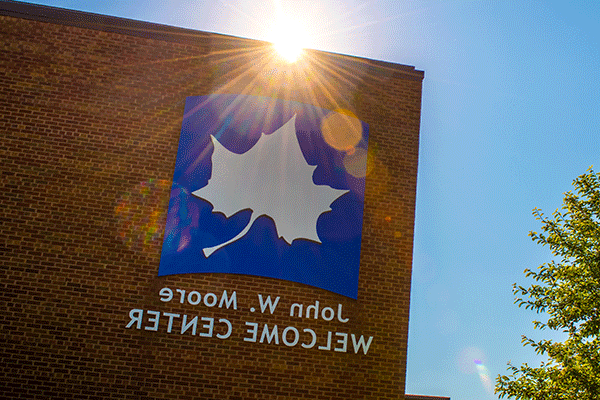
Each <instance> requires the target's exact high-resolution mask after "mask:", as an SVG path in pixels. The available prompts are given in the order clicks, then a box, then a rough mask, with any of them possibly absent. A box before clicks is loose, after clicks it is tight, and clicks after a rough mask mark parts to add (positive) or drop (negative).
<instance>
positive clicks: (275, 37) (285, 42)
mask: <svg viewBox="0 0 600 400" xmlns="http://www.w3.org/2000/svg"><path fill="white" fill-rule="evenodd" d="M270 36H271V39H270V42H271V43H273V46H274V47H275V50H276V51H277V53H278V54H279V56H280V57H281V58H283V59H284V60H285V61H287V62H289V63H293V62H295V61H297V60H298V59H299V58H300V57H301V55H302V53H303V50H304V47H305V46H306V43H308V33H307V32H306V30H305V29H304V28H303V27H302V25H301V24H300V23H299V22H298V21H296V20H294V19H292V18H289V17H285V16H280V17H279V18H277V23H276V25H275V26H274V27H273V29H272V32H271V35H270Z"/></svg>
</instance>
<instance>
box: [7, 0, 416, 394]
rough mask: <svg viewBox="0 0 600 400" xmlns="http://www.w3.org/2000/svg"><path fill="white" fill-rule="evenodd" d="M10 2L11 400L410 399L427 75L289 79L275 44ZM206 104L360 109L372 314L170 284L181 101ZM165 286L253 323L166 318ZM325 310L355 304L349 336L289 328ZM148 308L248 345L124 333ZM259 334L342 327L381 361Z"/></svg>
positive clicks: (218, 283) (319, 324)
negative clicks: (167, 270)
mask: <svg viewBox="0 0 600 400" xmlns="http://www.w3.org/2000/svg"><path fill="white" fill-rule="evenodd" d="M1 5H2V6H3V13H4V14H5V15H4V16H0V54H2V56H0V115H1V117H0V132H1V136H0V159H1V163H0V171H1V172H2V180H1V181H0V205H1V207H0V246H1V247H0V265H1V269H0V271H1V280H0V285H1V288H2V290H1V291H0V296H1V303H0V304H1V307H2V312H1V313H0V321H1V322H0V327H1V334H0V340H1V341H2V345H1V347H0V353H1V357H2V365H3V366H2V368H1V369H0V391H2V392H3V393H10V397H12V398H40V399H42V398H43V399H45V398H98V399H100V398H102V399H104V398H111V399H112V398H114V399H122V398H140V399H143V398H157V399H158V398H160V399H171V398H173V399H174V398H178V399H183V398H199V399H200V398H201V399H250V398H258V399H291V398H303V399H315V398H318V399H350V398H353V399H363V398H364V399H400V398H402V396H403V395H404V379H405V367H406V344H407V333H408V312H409V300H410V277H411V262H412V240H413V224H414V209H415V190H416V176H417V161H418V138H419V122H420V98H421V80H422V77H423V75H422V73H421V72H420V71H415V70H414V69H413V68H412V67H406V66H402V65H394V64H387V63H381V62H375V61H371V60H365V59H358V58H352V57H346V56H340V55H333V54H327V53H322V52H316V51H315V52H309V53H308V55H307V57H306V58H305V60H304V61H303V62H299V63H297V64H295V65H294V66H292V67H286V66H283V65H280V64H277V62H276V61H275V59H273V55H272V52H271V50H270V48H269V47H268V46H267V45H265V44H264V43H261V42H256V41H249V40H243V39H236V38H230V37H225V36H220V35H213V34H207V33H203V32H192V31H186V30H178V29H173V28H167V27H158V26H155V25H150V24H141V23H134V22H131V21H127V20H116V19H110V20H108V19H104V20H103V19H98V17H94V16H91V15H89V14H83V13H68V12H64V13H61V14H56V13H55V14H52V13H49V14H48V13H41V12H40V11H39V10H40V9H39V8H36V7H30V6H24V5H19V6H15V5H14V4H12V5H9V6H7V5H6V4H5V3H1ZM15 9H17V10H18V11H19V12H20V13H21V14H23V15H21V16H20V17H19V16H18V15H17V14H15V12H14V10H15ZM6 10H9V11H6ZM11 10H12V11H11ZM43 10H46V9H43ZM50 11H52V10H50ZM27 13H29V15H26V14H27ZM16 15H17V16H16ZM48 15H49V16H48ZM57 15H59V16H60V18H58V17H57ZM23 17H25V18H23ZM59 20H60V21H59ZM48 21H50V22H52V21H54V22H60V23H50V22H48ZM65 21H66V22H65ZM210 93H245V94H260V95H263V96H271V97H276V98H284V99H291V100H298V101H301V102H305V103H311V104H314V105H317V106H320V107H323V108H328V109H336V108H345V109H350V110H352V111H354V112H355V113H356V115H357V116H358V117H359V118H360V119H361V120H363V121H365V122H367V123H368V124H369V127H370V141H369V147H370V154H369V165H371V166H372V170H371V172H370V173H369V175H368V177H367V183H366V195H365V213H364V228H363V244H362V254H361V267H360V280H359V293H358V299H357V300H352V299H348V298H345V297H343V296H340V295H336V294H333V293H330V292H327V291H324V290H321V289H317V288H313V287H309V286H305V285H301V284H297V283H293V282H285V281H279V280H275V279H268V278H260V277H252V276H238V275H225V274H188V275H172V276H166V277H157V271H158V263H159V259H160V249H161V245H162V233H163V231H162V230H163V229H164V222H165V218H166V213H165V212H166V206H167V202H168V198H169V193H170V184H171V179H172V174H173V167H174V163H175V156H176V153H177V145H178V137H179V130H180V127H181V119H182V113H183V105H184V101H185V98H186V97H187V96H197V95H205V94H210ZM164 287H168V288H171V289H183V290H186V291H187V292H189V291H192V290H196V291H198V292H199V293H201V294H206V293H215V294H218V295H220V294H221V293H222V292H223V290H227V292H228V293H229V294H231V293H232V292H233V291H235V292H236V295H237V303H238V309H237V310H232V309H220V308H218V307H212V308H210V307H206V306H204V305H197V306H192V305H190V304H180V303H179V302H177V301H176V300H173V301H170V302H163V301H161V300H160V296H159V291H160V290H161V288H164ZM258 294H263V295H265V296H266V295H270V296H271V297H272V298H275V297H276V296H280V302H279V305H278V307H277V310H276V311H275V312H274V313H273V315H270V314H268V313H267V314H260V313H252V312H251V311H250V310H249V309H250V307H251V306H255V307H256V306H257V295H258ZM316 300H318V301H319V302H320V305H321V307H325V306H330V307H332V308H334V309H337V307H338V304H341V305H342V307H343V310H344V314H345V315H344V317H347V318H349V322H347V323H345V324H342V323H340V322H339V321H336V320H333V321H331V322H327V321H324V320H322V319H318V320H307V319H299V318H295V317H290V316H289V307H290V306H291V304H293V303H302V304H304V305H305V307H306V306H307V305H310V304H314V303H315V301H316ZM132 309H143V310H145V311H148V310H151V311H159V312H171V313H178V314H181V315H183V314H186V315H189V317H190V318H191V317H193V316H199V317H205V318H207V319H206V320H205V322H206V321H209V320H208V318H214V320H215V321H216V322H217V324H216V325H215V331H214V333H215V334H217V333H219V334H224V333H225V331H226V330H225V325H223V324H219V323H218V320H219V319H221V318H225V319H227V320H228V321H230V322H231V324H232V326H233V330H232V332H231V336H230V337H229V338H227V339H219V338H217V337H203V336H200V335H191V334H190V333H189V331H188V332H187V333H185V334H180V333H179V325H178V324H177V323H175V324H174V328H173V332H172V333H167V322H168V319H165V317H164V316H163V317H162V318H161V319H160V323H159V327H158V330H157V331H153V330H147V329H145V327H147V326H149V327H152V322H151V321H149V320H148V318H147V317H148V316H147V315H146V316H145V317H144V320H143V325H142V329H136V325H135V324H133V326H132V327H130V328H126V326H127V324H128V323H129V322H130V317H129V313H130V310H132ZM245 322H256V323H259V324H263V323H267V324H268V325H269V327H272V325H274V324H277V325H278V326H279V328H280V329H283V328H284V327H287V326H295V327H297V328H298V329H299V330H300V332H302V329H304V328H310V329H313V330H314V331H315V332H316V333H317V335H318V337H319V339H318V340H319V342H318V345H324V344H325V341H326V336H327V332H329V331H331V332H333V335H334V336H333V338H334V339H333V340H334V342H333V345H332V346H333V347H335V346H340V345H339V344H336V342H335V340H336V338H339V337H340V336H335V332H342V333H349V334H350V333H353V334H356V335H364V336H365V337H370V336H372V337H373V340H372V343H371V346H370V348H369V351H368V353H367V354H366V355H365V354H363V353H362V352H360V353H358V354H355V353H354V351H348V352H345V353H344V352H336V351H327V350H319V349H318V348H317V346H315V347H314V348H311V349H305V348H302V347H301V346H300V345H297V346H295V347H287V346H285V345H282V344H280V345H274V344H266V343H251V342H248V341H245V340H244V338H247V337H248V336H249V334H248V333H247V332H246V329H247V328H248V327H247V326H246V325H245ZM202 323H203V322H201V323H200V324H199V325H198V328H199V330H200V328H201V324H202ZM261 326H262V325H261ZM201 332H204V333H206V332H208V329H207V328H205V329H203V330H201ZM259 334H260V332H259ZM303 338H304V336H303ZM303 340H304V339H303ZM349 347H350V344H349Z"/></svg>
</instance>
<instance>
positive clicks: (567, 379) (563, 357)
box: [496, 168, 600, 400]
mask: <svg viewBox="0 0 600 400" xmlns="http://www.w3.org/2000/svg"><path fill="white" fill-rule="evenodd" d="M573 186H574V187H575V190H574V192H567V193H565V198H564V201H563V207H562V209H561V210H556V211H555V212H554V213H553V214H552V217H551V218H550V217H546V216H544V214H543V213H542V212H541V210H539V209H537V208H536V209H534V210H533V215H535V217H536V219H538V220H540V221H541V223H542V232H541V233H537V232H530V233H529V236H530V237H531V238H532V240H533V241H535V242H537V243H539V244H541V245H543V246H545V245H548V246H549V247H550V250H551V251H552V255H553V256H554V257H553V258H555V259H556V260H555V261H551V262H549V263H546V264H543V265H542V266H540V267H539V268H538V269H537V270H536V271H532V270H529V269H526V270H525V276H527V277H531V278H533V279H534V280H535V283H534V284H532V285H531V286H530V287H528V288H524V287H522V286H518V285H517V284H514V285H513V292H514V294H515V297H516V300H515V304H518V305H519V307H522V306H525V308H526V309H532V310H535V311H536V312H537V313H545V314H546V315H547V316H548V320H547V322H546V323H543V322H540V321H533V324H534V327H535V328H537V329H546V328H548V329H552V330H556V331H561V332H564V333H565V334H566V335H565V336H566V339H565V340H564V341H562V342H553V341H551V340H540V341H534V340H532V339H530V338H528V337H526V336H523V339H522V343H523V345H524V346H532V347H533V348H534V349H535V351H536V353H538V354H542V355H547V357H548V360H547V361H546V362H543V363H542V364H541V366H540V367H538V368H533V367H530V366H529V365H527V364H523V365H522V366H521V367H519V368H517V367H515V366H513V365H512V364H511V363H510V362H509V364H508V365H509V367H508V371H509V372H510V375H508V376H498V377H497V378H496V393H498V394H499V395H500V398H504V397H514V398H516V399H519V400H559V399H560V400H567V399H568V400H592V399H593V400H600V340H599V337H598V336H599V335H600V174H595V173H594V171H593V170H592V169H591V168H590V169H589V170H588V172H587V173H586V174H584V175H581V176H579V177H578V178H577V179H575V181H574V182H573Z"/></svg>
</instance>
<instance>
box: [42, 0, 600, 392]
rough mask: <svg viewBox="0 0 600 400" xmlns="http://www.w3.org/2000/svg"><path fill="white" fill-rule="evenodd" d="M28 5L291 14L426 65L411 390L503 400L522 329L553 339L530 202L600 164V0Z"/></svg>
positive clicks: (325, 40)
mask: <svg viewBox="0 0 600 400" xmlns="http://www.w3.org/2000/svg"><path fill="white" fill-rule="evenodd" d="M33 2H34V3H38V4H46V5H53V6H57V7H64V8H71V9H78V10H82V11H89V12H95V13H100V14H107V15H114V16H119V17H125V18H131V19H137V20H143V21H151V22H157V23H162V24H167V25H174V26H181V27H187V28H191V29H197V30H204V31H211V32H218V33H226V34H231V35H235V36H242V37H249V38H253V39H261V40H267V41H272V40H273V39H272V32H273V28H274V27H276V26H277V25H278V22H281V21H283V20H282V19H280V17H279V19H278V17H277V15H279V14H278V13H281V14H280V15H286V16H288V18H290V19H291V20H293V21H296V22H294V23H290V22H285V23H283V24H282V25H283V26H284V28H287V29H288V30H290V31H294V32H295V33H298V32H300V35H299V37H301V38H302V39H303V40H305V41H303V42H302V43H301V47H305V48H316V49H321V50H326V51H332V52H336V53H343V54H350V55H356V56H362V57H367V58H373V59H379V60H385V61H391V62H395V63H400V64H407V65H413V66H415V67H416V68H417V69H420V70H424V71H425V80H424V82H423V104H422V124H421V143H420V161H419V178H418V192H417V217H416V225H415V244H414V262H413V286H412V294H411V316H410V334H409V354H408V367H407V388H406V391H407V393H414V394H428V395H439V396H450V397H451V398H452V400H472V399H478V400H489V399H495V398H496V396H494V395H493V394H492V392H493V389H492V387H493V383H494V380H495V377H496V376H497V375H498V374H503V373H505V372H506V362H507V361H509V360H512V362H513V363H515V364H517V365H518V364H521V363H523V362H528V363H529V364H534V365H537V364H539V361H540V360H541V357H539V356H537V355H535V354H534V352H533V351H532V350H531V349H530V348H523V347H522V346H521V343H520V339H521V335H522V334H527V335H530V336H532V337H533V338H542V337H549V338H553V337H554V338H555V337H558V335H552V334H551V333H550V332H543V333H540V332H537V331H534V330H533V329H532V325H531V321H532V320H533V319H535V318H536V316H535V315H534V314H531V313H530V312H528V311H525V310H521V309H518V308H517V307H516V306H515V305H514V304H513V295H512V292H511V286H512V284H513V283H514V282H519V283H520V284H526V283H527V282H528V281H527V280H526V279H525V278H524V276H523V269H525V268H536V267H537V266H538V265H539V264H541V263H543V262H546V261H549V259H550V254H549V251H548V249H544V248H539V247H538V246H537V245H536V244H534V243H532V242H531V240H530V239H529V238H528V237H527V233H528V231H530V230H538V229H539V226H540V225H539V223H538V222H537V221H535V219H534V218H533V217H532V215H531V210H532V209H533V208H534V207H539V208H541V209H542V210H544V211H545V212H546V213H548V214H549V213H551V212H552V211H554V210H555V209H556V208H558V207H560V206H561V201H562V197H563V193H564V192H565V191H567V190H570V189H571V182H572V180H573V179H574V178H575V177H576V176H578V175H580V174H583V173H584V172H585V171H586V170H587V168H588V167H590V166H591V165H596V166H597V167H596V171H599V170H600V165H599V162H598V160H599V157H600V151H599V150H600V143H599V142H600V140H599V138H600V95H599V93H600V67H599V66H600V33H599V31H598V28H597V24H598V21H600V3H599V2H597V1H586V0H572V1H569V2H566V1H559V0H546V1H537V0H521V1H515V2H509V1H498V2H496V1H487V0H404V1H396V0H373V1H362V0H360V1H359V0H321V1H315V0H312V1H311V0H299V1H291V0H288V1H279V2H277V1H276V2H270V1H252V0H238V1H233V0H232V1H225V0H221V1H197V0H186V1H184V0H172V1H169V2H165V1H158V0H144V1H142V0H136V1H111V2H107V1H98V0H87V1H83V0H44V1H41V0H38V1H33ZM294 24H296V25H295V27H294ZM284 31H285V29H284ZM302 31H304V32H305V34H302V33H301V32H302ZM290 33H291V32H290ZM281 36H283V35H281ZM297 37H298V35H297ZM287 43H290V41H288V42H287Z"/></svg>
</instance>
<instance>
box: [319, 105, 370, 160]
mask: <svg viewBox="0 0 600 400" xmlns="http://www.w3.org/2000/svg"><path fill="white" fill-rule="evenodd" d="M321 131H322V133H323V139H325V141H326V142H327V144H328V145H330V146H331V147H333V148H334V149H336V150H340V151H346V152H348V153H349V154H351V155H352V154H353V152H354V151H355V146H356V145H357V144H358V143H359V142H360V141H361V139H362V137H363V131H362V124H361V122H360V120H359V119H358V118H356V115H354V113H353V112H352V111H348V110H344V109H337V110H335V112H333V113H331V114H329V115H327V116H326V117H325V118H323V121H322V122H321Z"/></svg>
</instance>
